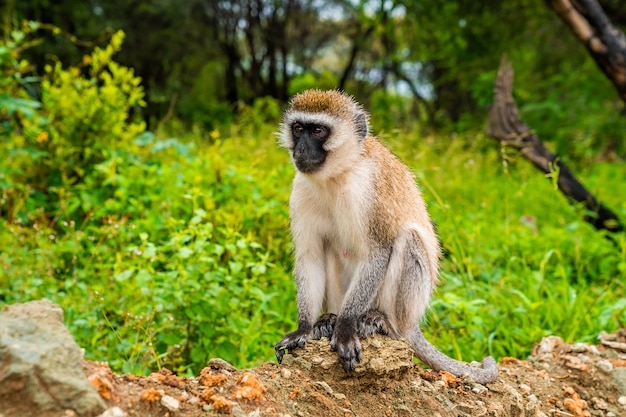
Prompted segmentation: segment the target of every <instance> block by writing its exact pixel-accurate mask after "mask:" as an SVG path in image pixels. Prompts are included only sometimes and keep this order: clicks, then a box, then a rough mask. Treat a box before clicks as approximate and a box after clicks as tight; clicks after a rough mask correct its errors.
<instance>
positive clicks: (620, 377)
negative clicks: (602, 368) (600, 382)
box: [613, 367, 626, 405]
mask: <svg viewBox="0 0 626 417" xmlns="http://www.w3.org/2000/svg"><path fill="white" fill-rule="evenodd" d="M613 382H614V383H615V385H616V386H617V389H618V390H619V393H620V395H621V396H625V398H626V368H624V367H619V368H614V370H613ZM621 396H620V398H622V397H621ZM620 404H621V403H620ZM622 405H626V402H624V404H622Z"/></svg>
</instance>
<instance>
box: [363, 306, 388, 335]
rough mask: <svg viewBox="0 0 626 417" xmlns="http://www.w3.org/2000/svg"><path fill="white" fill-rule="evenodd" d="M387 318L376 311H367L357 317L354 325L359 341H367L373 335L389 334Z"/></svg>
mask: <svg viewBox="0 0 626 417" xmlns="http://www.w3.org/2000/svg"><path fill="white" fill-rule="evenodd" d="M388 329H389V324H388V322H387V317H386V316H385V315H384V314H383V313H381V312H380V311H378V310H369V311H367V312H366V313H364V314H363V315H361V317H359V319H358V321H357V324H356V331H357V334H358V335H359V337H360V338H361V339H367V338H368V337H370V336H371V335H373V334H375V333H379V334H384V335H387V334H389V330H388Z"/></svg>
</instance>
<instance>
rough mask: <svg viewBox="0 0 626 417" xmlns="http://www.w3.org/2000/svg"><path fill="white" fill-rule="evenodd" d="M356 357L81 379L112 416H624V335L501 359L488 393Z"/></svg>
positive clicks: (313, 350)
mask: <svg viewBox="0 0 626 417" xmlns="http://www.w3.org/2000/svg"><path fill="white" fill-rule="evenodd" d="M363 348H364V349H363V360H362V362H361V363H360V366H359V367H358V368H357V369H356V370H355V372H354V373H353V374H352V375H346V373H345V372H344V371H343V370H342V368H341V366H340V365H339V362H338V360H337V357H336V353H334V352H331V351H330V348H329V346H328V341H327V340H325V339H323V340H320V341H310V342H308V343H307V345H306V347H305V348H304V349H298V350H296V351H295V352H294V354H292V355H286V356H285V358H284V361H283V364H282V365H277V364H276V363H272V362H268V363H265V364H264V365H263V366H261V367H259V368H254V369H244V370H237V369H235V368H234V367H232V366H231V365H230V364H228V363H227V362H225V361H223V360H221V359H213V360H211V361H210V363H209V364H208V366H207V367H206V368H205V369H204V370H203V371H202V373H201V374H200V376H198V377H197V378H181V377H178V376H176V375H174V374H172V373H171V372H170V371H168V370H167V369H162V370H161V371H160V372H158V373H154V374H152V375H151V376H148V377H138V376H133V375H115V374H113V373H112V372H111V370H110V369H109V367H108V366H107V365H106V364H102V363H96V362H85V363H84V371H85V375H87V377H88V379H89V380H90V382H91V383H92V384H93V385H94V386H95V387H96V388H97V389H98V391H99V393H100V395H101V397H102V398H103V399H104V400H105V401H106V402H107V404H108V405H109V406H110V407H111V408H110V409H109V410H108V411H107V413H108V416H109V417H112V416H124V415H127V416H137V417H154V416H172V417H174V416H185V417H196V416H212V415H219V414H226V415H228V414H231V415H236V416H284V417H286V416H324V417H331V416H341V417H345V416H429V417H434V416H455V417H456V416H575V417H586V416H606V417H615V416H626V329H622V330H621V331H618V332H616V333H614V334H611V335H607V334H601V335H600V338H599V344H598V345H588V344H583V343H574V344H567V343H564V342H563V340H562V339H560V338H558V337H555V336H550V337H547V338H544V339H543V340H542V341H541V342H540V343H538V344H537V345H536V346H535V349H534V351H533V354H532V356H531V357H529V358H528V359H527V360H519V359H514V358H504V359H503V360H502V363H501V364H500V365H499V367H500V376H499V377H498V379H497V381H496V382H494V383H492V384H488V385H486V386H483V385H480V384H476V383H474V382H473V381H470V380H467V379H464V378H457V377H455V376H453V375H451V374H448V373H445V372H434V371H431V370H423V369H422V368H421V367H420V366H419V365H414V364H413V362H412V360H411V352H410V349H409V347H408V346H407V345H406V344H404V343H403V342H398V341H394V340H391V339H389V338H386V337H383V336H374V337H372V338H371V339H368V340H365V341H363ZM1 414H2V412H1V410H0V415H1ZM105 414H106V413H105ZM33 415H36V414H33Z"/></svg>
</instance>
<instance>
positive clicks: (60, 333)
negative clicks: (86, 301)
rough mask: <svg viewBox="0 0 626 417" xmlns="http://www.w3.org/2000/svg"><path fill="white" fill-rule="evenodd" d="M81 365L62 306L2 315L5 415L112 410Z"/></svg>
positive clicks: (45, 304)
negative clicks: (34, 412) (31, 411)
mask: <svg viewBox="0 0 626 417" xmlns="http://www.w3.org/2000/svg"><path fill="white" fill-rule="evenodd" d="M82 359H83V352H82V350H81V349H80V347H78V345H77V344H76V342H75V341H74V339H73V338H72V335H71V334H70V332H69V331H68V330H67V328H66V327H65V325H64V324H63V310H62V309H61V308H60V307H59V306H57V305H55V304H53V303H51V302H50V301H49V300H46V299H43V300H39V301H32V302H28V303H24V304H13V305H10V306H5V307H4V309H3V310H2V311H0V410H3V411H4V412H5V413H7V415H20V414H23V413H24V412H25V411H28V410H32V409H37V410H38V412H39V413H40V414H41V415H43V414H45V413H59V415H61V414H62V412H65V410H72V411H74V412H75V413H76V415H77V416H79V417H84V416H86V417H91V416H97V415H99V414H101V413H102V412H104V411H105V410H106V408H107V407H106V406H105V404H104V402H103V400H102V399H101V398H100V396H99V395H98V392H97V391H96V389H95V387H93V386H92V385H91V384H89V382H88V381H87V378H85V375H84V374H83V370H82V367H81V361H82Z"/></svg>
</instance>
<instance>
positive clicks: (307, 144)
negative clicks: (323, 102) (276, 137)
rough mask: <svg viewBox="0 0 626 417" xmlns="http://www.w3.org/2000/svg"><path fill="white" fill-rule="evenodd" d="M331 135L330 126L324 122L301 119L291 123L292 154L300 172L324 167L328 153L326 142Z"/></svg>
mask: <svg viewBox="0 0 626 417" xmlns="http://www.w3.org/2000/svg"><path fill="white" fill-rule="evenodd" d="M329 136H330V128H329V127H328V126H324V125H322V124H317V123H304V122H299V121H296V122H294V123H292V124H291V138H292V140H293V151H292V156H293V160H294V163H295V165H296V168H298V170H299V171H300V172H303V173H311V172H315V171H318V170H319V169H320V168H321V167H322V165H323V164H324V161H326V155H327V154H328V152H327V151H326V150H325V149H324V143H325V142H326V140H328V138H329Z"/></svg>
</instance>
